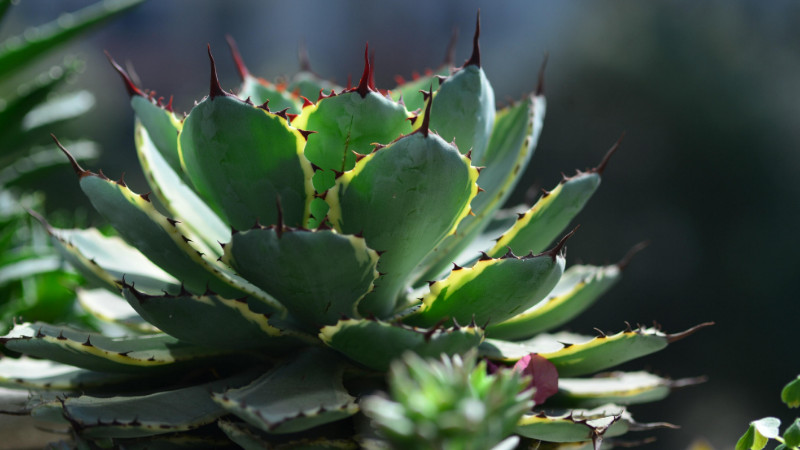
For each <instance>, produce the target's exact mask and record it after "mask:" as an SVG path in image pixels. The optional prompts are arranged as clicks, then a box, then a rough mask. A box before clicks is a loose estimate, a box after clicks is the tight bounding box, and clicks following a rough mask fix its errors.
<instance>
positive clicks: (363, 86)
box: [353, 42, 375, 98]
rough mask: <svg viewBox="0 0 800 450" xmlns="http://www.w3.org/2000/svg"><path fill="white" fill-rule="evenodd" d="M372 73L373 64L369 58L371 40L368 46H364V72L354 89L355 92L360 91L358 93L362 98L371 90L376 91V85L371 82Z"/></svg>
mask: <svg viewBox="0 0 800 450" xmlns="http://www.w3.org/2000/svg"><path fill="white" fill-rule="evenodd" d="M373 76H374V75H373V73H372V65H371V64H370V58H369V42H368V43H367V45H366V47H365V48H364V72H363V73H362V74H361V81H359V82H358V86H356V88H355V89H353V91H354V92H358V95H360V96H361V98H364V97H366V96H367V94H368V93H369V92H370V91H374V90H375V88H374V85H373V83H371V82H370V80H371V79H372V78H373Z"/></svg>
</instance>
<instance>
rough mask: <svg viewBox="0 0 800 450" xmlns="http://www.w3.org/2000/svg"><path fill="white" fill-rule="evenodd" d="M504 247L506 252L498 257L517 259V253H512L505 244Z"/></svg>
mask: <svg viewBox="0 0 800 450" xmlns="http://www.w3.org/2000/svg"><path fill="white" fill-rule="evenodd" d="M506 248H507V249H508V251H507V252H506V254H505V255H503V256H501V257H500V259H508V258H513V259H518V258H517V255H515V254H514V251H513V250H511V247H509V246H506Z"/></svg>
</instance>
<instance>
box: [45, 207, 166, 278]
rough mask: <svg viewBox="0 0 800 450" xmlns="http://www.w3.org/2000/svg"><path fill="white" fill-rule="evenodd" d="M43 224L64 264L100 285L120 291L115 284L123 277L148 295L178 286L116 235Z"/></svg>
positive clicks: (89, 229) (91, 229)
mask: <svg viewBox="0 0 800 450" xmlns="http://www.w3.org/2000/svg"><path fill="white" fill-rule="evenodd" d="M43 223H44V225H45V227H46V228H47V231H48V232H49V233H50V235H51V236H52V237H53V242H54V244H55V246H56V248H57V249H59V250H60V251H61V254H62V255H63V256H64V257H65V258H66V259H67V261H69V262H70V264H72V266H73V267H75V268H76V269H77V270H78V271H79V272H80V273H81V274H82V275H83V276H85V277H86V278H87V279H88V280H90V281H94V282H95V283H96V284H98V285H99V286H102V287H105V288H107V289H111V290H112V291H114V292H119V285H118V284H117V283H118V282H119V281H121V280H122V279H123V278H124V279H125V280H126V281H127V282H128V283H135V284H136V286H138V287H139V289H142V290H145V291H148V292H161V291H168V292H174V291H176V290H178V289H179V287H180V283H179V282H178V280H176V279H175V278H174V277H172V276H171V275H169V274H168V273H166V272H164V271H163V270H162V269H161V268H160V267H158V266H157V265H155V264H153V263H152V262H150V260H148V259H147V258H146V257H144V256H143V255H142V254H141V253H139V251H138V250H136V249H135V248H133V247H131V246H130V245H128V244H126V243H125V241H123V240H122V239H120V238H118V237H116V236H104V235H103V234H101V233H100V232H99V231H97V229H95V228H88V229H85V230H80V229H71V230H67V229H60V228H53V227H51V226H49V225H48V224H47V223H46V222H43Z"/></svg>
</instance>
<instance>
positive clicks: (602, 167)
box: [590, 131, 625, 175]
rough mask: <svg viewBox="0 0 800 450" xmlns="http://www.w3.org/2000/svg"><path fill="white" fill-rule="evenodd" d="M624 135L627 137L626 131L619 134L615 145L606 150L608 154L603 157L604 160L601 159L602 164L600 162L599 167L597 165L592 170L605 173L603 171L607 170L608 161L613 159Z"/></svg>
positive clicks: (599, 173)
mask: <svg viewBox="0 0 800 450" xmlns="http://www.w3.org/2000/svg"><path fill="white" fill-rule="evenodd" d="M624 137H625V132H624V131H623V132H622V134H621V135H620V136H619V139H617V142H615V143H614V145H612V146H611V148H610V149H609V150H608V152H606V156H604V157H603V160H602V161H600V164H598V165H597V167H595V168H594V169H591V170H590V172H593V173H596V174H598V175H602V174H603V171H604V170H606V165H607V164H608V161H609V160H610V159H611V156H613V155H614V153H615V152H616V151H617V149H618V148H619V144H620V143H622V139H623V138H624Z"/></svg>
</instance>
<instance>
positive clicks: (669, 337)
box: [667, 322, 714, 344]
mask: <svg viewBox="0 0 800 450" xmlns="http://www.w3.org/2000/svg"><path fill="white" fill-rule="evenodd" d="M711 325H714V322H703V323H701V324H699V325H695V326H693V327H692V328H689V329H688V330H685V331H681V332H680V333H675V334H668V335H667V342H669V343H670V344H672V343H673V342H675V341H679V340H681V339H683V338H685V337H687V336H690V335H692V334H694V333H695V332H696V331H697V330H701V329H703V328H706V327H710V326H711Z"/></svg>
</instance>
